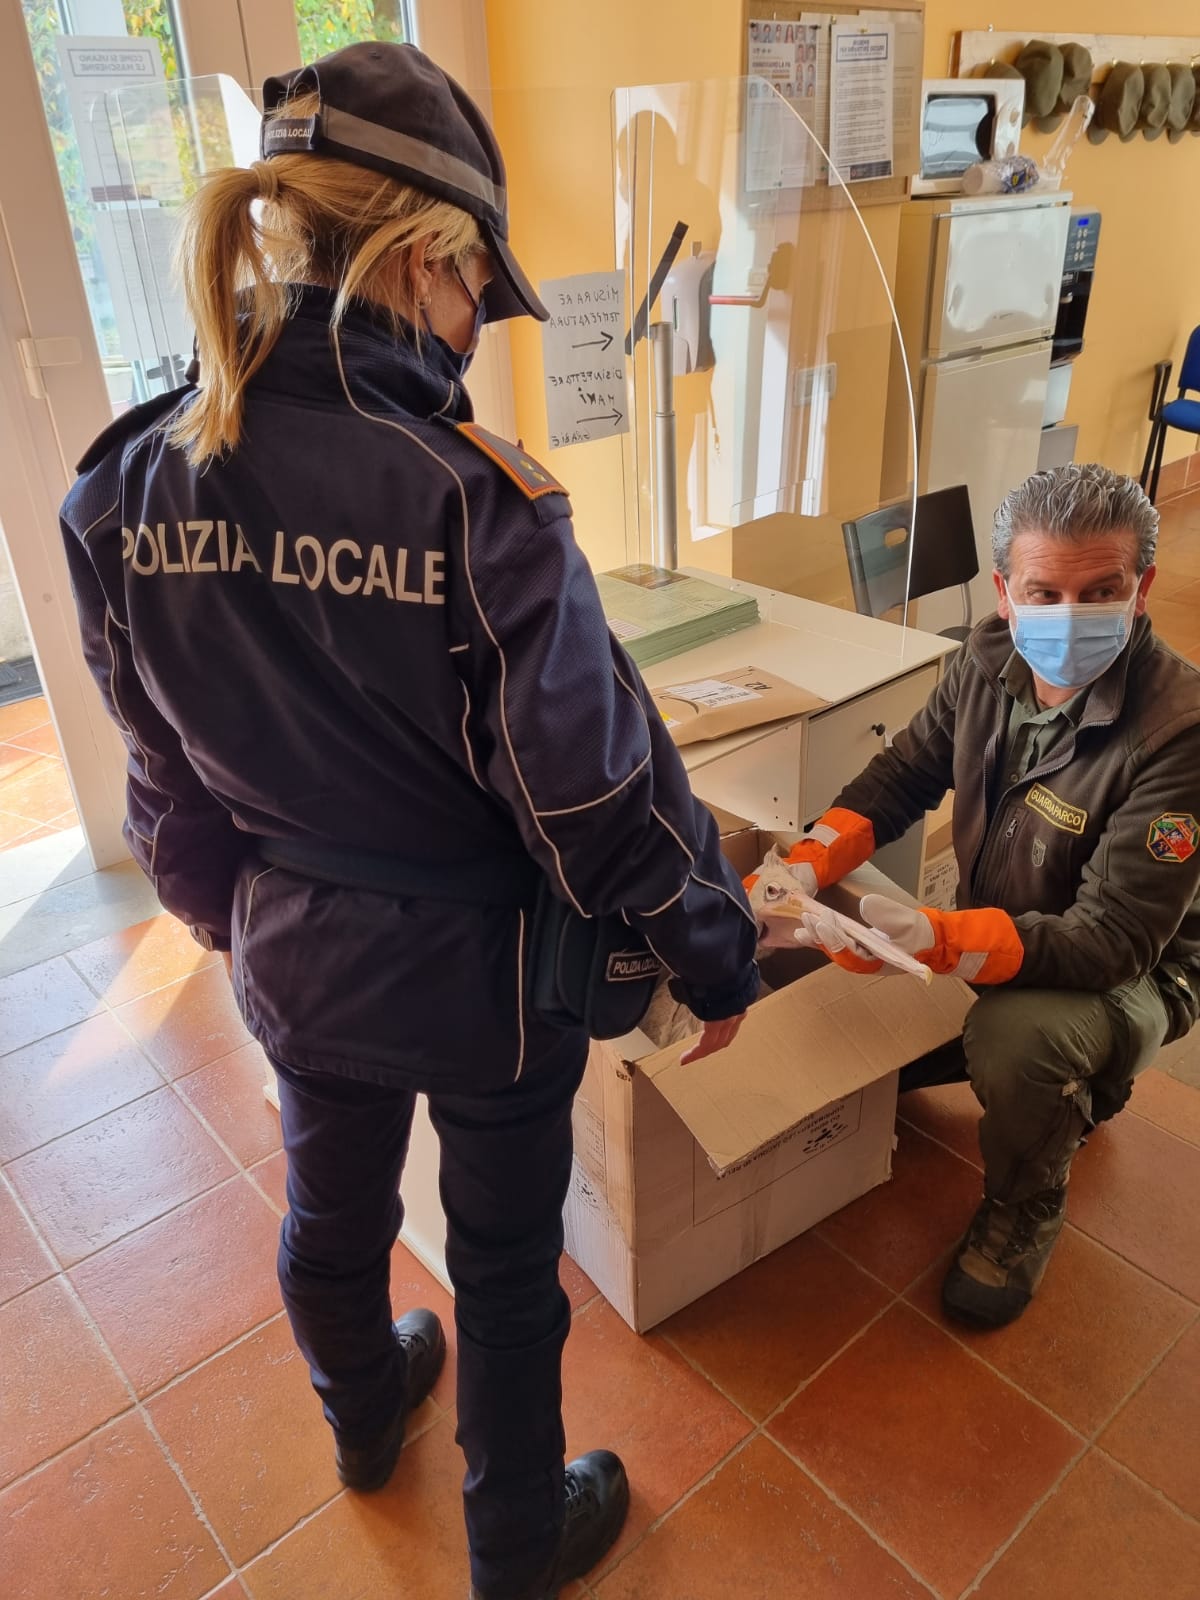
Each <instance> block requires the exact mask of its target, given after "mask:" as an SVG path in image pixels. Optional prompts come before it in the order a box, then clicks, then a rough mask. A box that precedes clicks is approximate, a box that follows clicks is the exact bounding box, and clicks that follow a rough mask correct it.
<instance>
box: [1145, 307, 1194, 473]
mask: <svg viewBox="0 0 1200 1600" xmlns="http://www.w3.org/2000/svg"><path fill="white" fill-rule="evenodd" d="M1170 376H1171V364H1170V362H1168V361H1160V362H1159V363H1158V365H1157V366H1156V367H1155V369H1154V392H1153V394H1152V395H1151V398H1150V442H1149V443H1148V444H1147V446H1146V459H1145V461H1144V462H1143V463H1142V475H1141V478H1140V480H1139V481H1140V483H1141V485H1142V488H1143V489H1145V490H1146V493H1147V494H1148V495H1149V496H1150V499H1151V500H1155V499H1156V498H1157V496H1158V478H1159V474H1160V473H1161V471H1162V458H1163V446H1164V445H1165V444H1166V441H1167V429H1168V428H1178V429H1179V430H1180V431H1181V432H1182V433H1196V434H1200V400H1189V399H1188V391H1189V389H1190V390H1195V391H1196V392H1197V393H1200V328H1193V329H1192V336H1191V338H1190V339H1189V340H1188V342H1187V350H1186V351H1185V352H1184V357H1183V365H1182V366H1181V367H1180V369H1179V393H1178V394H1177V395H1176V396H1175V398H1174V400H1168V401H1167V403H1166V404H1165V405H1164V404H1163V396H1164V395H1165V393H1166V389H1167V383H1168V381H1169V380H1170ZM1151 458H1153V461H1152V459H1151ZM1147 478H1148V479H1149V488H1147V487H1146V480H1147Z"/></svg>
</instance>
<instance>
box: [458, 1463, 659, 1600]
mask: <svg viewBox="0 0 1200 1600" xmlns="http://www.w3.org/2000/svg"><path fill="white" fill-rule="evenodd" d="M628 1511H629V1479H628V1478H627V1477H626V1476H625V1468H624V1467H623V1466H622V1465H621V1463H620V1461H619V1460H618V1458H617V1457H616V1456H615V1455H613V1453H612V1451H611V1450H591V1451H589V1452H588V1454H587V1455H586V1456H580V1457H579V1460H578V1461H572V1462H571V1464H570V1466H569V1467H568V1468H567V1509H566V1518H565V1520H564V1522H563V1530H562V1535H561V1537H560V1539H559V1542H558V1554H557V1555H556V1556H555V1558H554V1562H553V1565H552V1566H551V1567H550V1570H549V1571H548V1572H547V1573H546V1575H545V1577H544V1578H542V1579H540V1580H539V1581H538V1582H537V1583H535V1584H533V1585H532V1587H530V1588H528V1589H523V1590H522V1591H521V1592H520V1593H519V1594H518V1593H517V1592H516V1591H515V1590H514V1591H512V1592H509V1591H507V1590H506V1591H505V1592H504V1594H503V1595H500V1594H499V1592H497V1594H496V1595H494V1596H492V1595H485V1594H484V1593H483V1592H482V1590H479V1589H472V1590H471V1600H558V1595H559V1592H560V1590H561V1589H562V1588H563V1586H564V1585H565V1584H568V1583H570V1582H571V1580H572V1579H573V1578H582V1577H583V1576H584V1574H585V1573H588V1572H590V1571H591V1570H592V1568H593V1567H594V1566H595V1565H596V1563H597V1562H598V1561H600V1560H601V1559H602V1558H603V1557H604V1556H606V1555H607V1554H608V1552H609V1551H610V1550H611V1549H612V1547H613V1545H614V1544H615V1543H616V1542H617V1536H618V1534H619V1533H620V1532H621V1529H622V1528H623V1527H624V1525H625V1517H626V1515H627V1513H628Z"/></svg>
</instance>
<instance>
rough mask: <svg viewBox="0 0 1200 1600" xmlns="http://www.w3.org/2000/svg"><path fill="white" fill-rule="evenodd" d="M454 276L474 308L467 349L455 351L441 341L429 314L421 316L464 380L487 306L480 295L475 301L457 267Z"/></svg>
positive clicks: (473, 355)
mask: <svg viewBox="0 0 1200 1600" xmlns="http://www.w3.org/2000/svg"><path fill="white" fill-rule="evenodd" d="M454 276H455V277H456V278H457V279H458V281H459V283H460V284H461V285H462V292H463V293H464V294H465V295H466V297H467V299H468V300H469V301H470V302H471V304H472V306H473V307H474V308H475V327H474V331H473V332H472V334H471V342H470V344H469V345H468V346H467V348H466V349H465V350H456V349H455V348H454V346H453V345H452V344H451V343H450V342H449V340H447V339H443V338H442V337H441V336H440V334H436V333H434V332H433V327H432V324H431V323H430V321H429V313H428V312H427V311H426V312H422V315H423V316H424V318H425V326H426V327H427V328H428V329H429V332H430V333H431V334H432V336H433V337H434V338H435V339H436V340H437V342H438V344H440V345H441V347H442V349H443V350H444V351H445V353H446V356H447V357H448V359H449V361H450V363H451V365H452V366H453V367H454V368H455V370H456V371H457V373H458V375H459V377H460V378H465V377H466V375H467V368H468V367H469V366H470V365H471V362H472V361H473V360H474V359H475V352H476V350H478V348H479V335H480V334H481V333H482V332H483V325H484V323H485V322H486V321H487V305H486V304H485V302H484V298H483V296H482V295H480V296H479V299H478V300H476V298H475V296H474V295H473V294H472V293H471V291H470V289H469V288H468V287H467V280H466V279H465V278H464V277H463V275H462V273H461V272H460V271H459V270H458V268H457V267H455V268H454Z"/></svg>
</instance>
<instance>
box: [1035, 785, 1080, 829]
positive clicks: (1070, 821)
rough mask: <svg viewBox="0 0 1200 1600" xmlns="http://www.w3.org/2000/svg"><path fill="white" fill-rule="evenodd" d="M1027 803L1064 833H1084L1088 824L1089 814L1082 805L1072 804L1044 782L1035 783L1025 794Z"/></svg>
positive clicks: (1053, 826)
mask: <svg viewBox="0 0 1200 1600" xmlns="http://www.w3.org/2000/svg"><path fill="white" fill-rule="evenodd" d="M1025 804H1026V805H1027V806H1028V807H1029V809H1030V810H1031V811H1036V812H1037V814H1038V816H1039V817H1045V819H1046V821H1047V822H1048V823H1049V824H1050V826H1051V827H1052V828H1061V829H1062V831H1063V832H1064V833H1082V832H1083V830H1084V828H1085V827H1086V826H1087V819H1088V814H1087V812H1086V811H1085V810H1084V809H1083V807H1082V806H1073V805H1070V804H1069V803H1068V802H1067V801H1066V800H1060V799H1059V798H1058V796H1057V795H1056V794H1055V793H1054V792H1053V791H1052V790H1050V789H1047V788H1046V787H1045V786H1044V785H1043V784H1040V783H1035V784H1034V786H1033V788H1032V789H1030V791H1029V793H1028V794H1027V795H1026V796H1025Z"/></svg>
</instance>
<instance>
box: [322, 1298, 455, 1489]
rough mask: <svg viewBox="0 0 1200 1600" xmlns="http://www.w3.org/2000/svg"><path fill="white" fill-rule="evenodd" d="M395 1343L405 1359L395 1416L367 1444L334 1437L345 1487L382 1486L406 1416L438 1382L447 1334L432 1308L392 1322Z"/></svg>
mask: <svg viewBox="0 0 1200 1600" xmlns="http://www.w3.org/2000/svg"><path fill="white" fill-rule="evenodd" d="M392 1332H393V1333H394V1334H395V1336H396V1343H397V1344H398V1345H399V1346H400V1348H401V1349H402V1350H403V1351H404V1353H405V1356H406V1357H407V1359H408V1365H407V1368H406V1376H405V1383H404V1399H403V1401H402V1403H401V1405H400V1407H399V1409H398V1410H397V1412H396V1414H395V1416H394V1417H393V1418H392V1420H391V1421H390V1422H389V1423H388V1425H387V1427H386V1428H384V1430H383V1432H382V1433H380V1434H379V1435H378V1436H377V1437H376V1438H374V1439H372V1440H371V1441H370V1443H369V1444H364V1445H353V1446H352V1445H344V1444H341V1443H340V1442H337V1441H336V1440H335V1442H334V1464H335V1466H336V1467H337V1475H338V1477H339V1478H340V1479H341V1480H342V1482H343V1483H344V1484H345V1485H346V1487H347V1489H361V1490H363V1491H364V1492H368V1493H369V1492H370V1491H371V1490H372V1489H382V1488H383V1486H384V1484H385V1483H386V1482H387V1481H388V1479H389V1478H390V1477H391V1475H392V1472H393V1471H394V1470H395V1466H396V1462H397V1461H398V1460H399V1459H400V1452H401V1450H402V1449H403V1448H404V1430H405V1427H406V1425H407V1423H408V1419H409V1416H410V1415H411V1413H412V1412H414V1411H415V1410H416V1409H417V1407H418V1406H419V1405H420V1404H421V1401H422V1400H424V1399H425V1397H426V1395H428V1393H429V1391H430V1390H431V1389H432V1388H433V1386H434V1384H435V1383H436V1382H437V1379H438V1374H439V1373H440V1372H441V1370H442V1364H443V1363H444V1361H445V1359H446V1335H445V1334H444V1333H443V1332H442V1325H441V1323H440V1322H439V1321H438V1319H437V1318H436V1317H435V1316H434V1314H433V1312H432V1311H410V1312H409V1313H408V1315H407V1316H403V1317H401V1318H400V1320H399V1322H393V1324H392Z"/></svg>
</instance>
